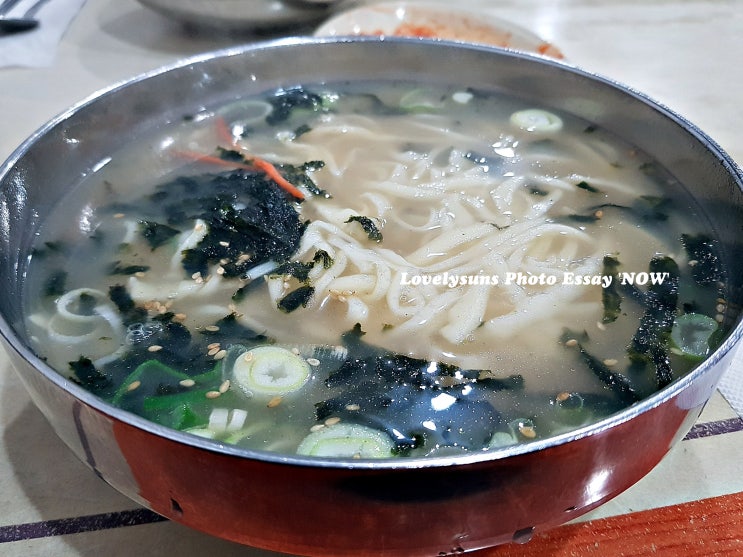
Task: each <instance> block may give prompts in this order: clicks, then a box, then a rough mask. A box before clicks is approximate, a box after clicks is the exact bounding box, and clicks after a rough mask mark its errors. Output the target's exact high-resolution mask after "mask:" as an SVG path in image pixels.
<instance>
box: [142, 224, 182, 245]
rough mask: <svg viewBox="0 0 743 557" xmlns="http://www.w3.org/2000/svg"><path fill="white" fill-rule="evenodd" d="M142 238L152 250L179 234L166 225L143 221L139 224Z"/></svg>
mask: <svg viewBox="0 0 743 557" xmlns="http://www.w3.org/2000/svg"><path fill="white" fill-rule="evenodd" d="M139 227H140V231H141V233H142V236H143V237H144V239H145V240H147V243H148V244H149V246H150V248H152V249H153V250H155V249H157V248H159V247H160V246H162V245H163V244H165V243H167V242H168V241H169V240H170V239H171V238H172V237H173V236H176V235H178V234H180V231H179V230H176V229H175V228H171V227H170V226H168V225H166V224H160V223H158V222H154V221H147V220H143V221H141V222H140V223H139Z"/></svg>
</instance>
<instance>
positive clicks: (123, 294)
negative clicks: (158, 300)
mask: <svg viewBox="0 0 743 557" xmlns="http://www.w3.org/2000/svg"><path fill="white" fill-rule="evenodd" d="M108 297H109V299H110V300H111V301H112V302H113V303H114V305H115V306H116V308H117V309H118V310H119V313H120V314H121V317H122V321H123V323H124V325H129V324H131V323H135V322H137V321H142V320H144V319H146V318H147V310H145V309H144V308H140V307H138V306H137V305H136V304H135V303H134V300H133V299H132V297H131V295H130V294H129V291H128V290H127V288H126V286H124V285H122V284H115V285H113V286H110V287H109V289H108Z"/></svg>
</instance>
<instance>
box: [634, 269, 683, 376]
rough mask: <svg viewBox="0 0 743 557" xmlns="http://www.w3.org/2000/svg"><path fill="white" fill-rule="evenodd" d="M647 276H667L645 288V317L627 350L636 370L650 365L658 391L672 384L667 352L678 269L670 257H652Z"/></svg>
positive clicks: (641, 319) (673, 313)
mask: <svg viewBox="0 0 743 557" xmlns="http://www.w3.org/2000/svg"><path fill="white" fill-rule="evenodd" d="M649 272H650V273H668V274H667V278H666V279H665V280H663V281H661V282H656V283H651V284H650V285H649V286H648V291H647V293H646V294H645V313H644V314H643V316H642V317H641V318H640V325H639V327H638V329H637V331H636V332H635V334H634V336H633V337H632V341H631V342H630V344H629V346H628V347H627V354H628V355H629V358H630V361H631V362H632V363H633V364H634V365H635V366H641V365H646V364H652V365H653V366H654V367H655V375H656V380H657V384H658V388H661V387H664V386H665V385H667V384H668V383H670V382H671V381H672V380H673V376H672V371H671V367H670V363H669V360H668V350H669V339H670V335H671V330H672V329H673V323H674V320H675V318H676V309H677V307H678V290H679V268H678V265H677V264H676V262H675V261H674V260H673V259H672V258H670V257H654V258H653V259H652V260H651V261H650V265H649Z"/></svg>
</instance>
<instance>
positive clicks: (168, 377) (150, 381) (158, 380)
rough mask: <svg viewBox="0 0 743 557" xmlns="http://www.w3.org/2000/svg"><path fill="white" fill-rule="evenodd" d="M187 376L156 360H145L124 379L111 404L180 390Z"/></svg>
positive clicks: (188, 377) (140, 399)
mask: <svg viewBox="0 0 743 557" xmlns="http://www.w3.org/2000/svg"><path fill="white" fill-rule="evenodd" d="M190 378H191V377H190V376H189V375H186V374H185V373H181V372H180V371H176V370H175V369H173V368H171V367H168V366H166V365H165V364H163V363H161V362H159V361H157V360H147V361H146V362H143V363H142V364H140V365H138V366H137V367H136V369H135V370H134V371H133V372H132V373H130V374H129V376H128V377H127V378H126V379H124V382H123V383H122V384H121V386H120V387H119V388H118V390H117V391H116V394H114V397H113V400H112V402H113V404H116V405H120V404H122V402H124V401H126V400H127V399H134V400H137V401H142V400H143V399H145V398H147V397H150V396H155V395H157V394H160V393H162V391H163V390H166V391H167V389H172V390H175V391H177V390H180V389H182V387H181V386H180V382H181V381H183V380H184V379H190Z"/></svg>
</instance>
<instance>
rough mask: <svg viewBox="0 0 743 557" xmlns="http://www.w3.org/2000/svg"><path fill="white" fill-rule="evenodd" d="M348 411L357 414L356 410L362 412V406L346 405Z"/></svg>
mask: <svg viewBox="0 0 743 557" xmlns="http://www.w3.org/2000/svg"><path fill="white" fill-rule="evenodd" d="M346 410H348V411H349V412H355V411H356V410H361V406H359V405H358V404H346Z"/></svg>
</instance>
